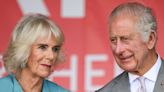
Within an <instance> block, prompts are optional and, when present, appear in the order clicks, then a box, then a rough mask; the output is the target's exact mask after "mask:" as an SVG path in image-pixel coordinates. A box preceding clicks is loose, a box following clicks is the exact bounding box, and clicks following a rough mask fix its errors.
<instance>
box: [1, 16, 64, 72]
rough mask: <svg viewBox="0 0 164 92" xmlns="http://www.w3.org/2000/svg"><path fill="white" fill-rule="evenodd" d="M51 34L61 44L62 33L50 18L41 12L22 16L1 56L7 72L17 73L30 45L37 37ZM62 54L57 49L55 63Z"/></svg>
mask: <svg viewBox="0 0 164 92" xmlns="http://www.w3.org/2000/svg"><path fill="white" fill-rule="evenodd" d="M51 34H52V35H53V36H54V37H55V38H56V41H57V44H58V45H59V46H62V45H63V43H64V35H63V33H62V31H61V30H60V29H59V27H58V26H57V24H55V23H54V22H53V21H52V20H51V19H50V18H48V17H47V16H44V15H41V14H30V15H26V16H24V17H23V18H22V19H21V20H20V21H19V22H18V23H17V25H16V27H15V28H14V31H13V33H12V38H11V41H10V43H9V47H8V49H7V51H6V53H5V55H4V57H3V61H4V65H5V68H6V70H7V71H8V72H9V73H17V72H19V71H21V70H22V69H23V68H24V67H25V66H26V63H27V61H28V58H29V54H30V52H31V46H32V44H33V43H34V42H35V41H36V39H37V38H38V37H40V36H41V37H47V38H49V37H50V36H51ZM63 58H64V54H63V52H62V50H60V51H59V54H58V57H57V60H56V62H55V64H57V63H60V62H61V61H63Z"/></svg>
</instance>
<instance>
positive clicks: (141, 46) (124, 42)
mask: <svg viewBox="0 0 164 92" xmlns="http://www.w3.org/2000/svg"><path fill="white" fill-rule="evenodd" d="M135 22H136V18H135V17H134V16H119V17H117V18H116V19H114V20H113V22H112V24H111V29H110V41H111V48H112V52H113V55H114V57H115V59H116V62H117V63H118V65H119V66H120V67H121V68H122V69H124V70H126V71H130V72H135V71H138V70H139V69H142V67H144V66H145V61H146V59H147V57H148V47H147V46H148V45H147V43H146V42H144V41H143V38H142V37H141V33H139V32H138V31H136V24H135Z"/></svg>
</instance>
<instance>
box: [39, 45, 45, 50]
mask: <svg viewBox="0 0 164 92" xmlns="http://www.w3.org/2000/svg"><path fill="white" fill-rule="evenodd" d="M46 48H47V46H44V45H41V46H39V49H42V50H45V49H46Z"/></svg>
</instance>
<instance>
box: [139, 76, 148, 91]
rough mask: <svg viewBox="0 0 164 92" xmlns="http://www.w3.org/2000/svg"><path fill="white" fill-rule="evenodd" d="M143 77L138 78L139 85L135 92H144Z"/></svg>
mask: <svg viewBox="0 0 164 92" xmlns="http://www.w3.org/2000/svg"><path fill="white" fill-rule="evenodd" d="M145 79H146V78H145V77H139V78H138V80H139V83H140V87H139V88H138V91H137V92H146V86H145Z"/></svg>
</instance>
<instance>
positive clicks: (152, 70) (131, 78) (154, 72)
mask: <svg viewBox="0 0 164 92" xmlns="http://www.w3.org/2000/svg"><path fill="white" fill-rule="evenodd" d="M161 62H162V60H161V58H160V56H159V55H158V58H157V61H156V63H155V64H154V65H153V66H152V67H151V68H150V70H149V71H147V72H146V73H145V74H144V75H143V76H144V77H146V78H147V79H149V80H151V81H153V82H155V81H156V79H157V75H158V72H159V69H160V66H161ZM128 75H129V82H130V83H132V82H133V81H135V79H136V78H138V77H139V76H138V75H135V74H132V73H128ZM152 75H153V77H152Z"/></svg>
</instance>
